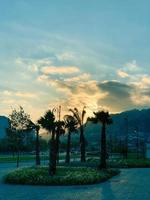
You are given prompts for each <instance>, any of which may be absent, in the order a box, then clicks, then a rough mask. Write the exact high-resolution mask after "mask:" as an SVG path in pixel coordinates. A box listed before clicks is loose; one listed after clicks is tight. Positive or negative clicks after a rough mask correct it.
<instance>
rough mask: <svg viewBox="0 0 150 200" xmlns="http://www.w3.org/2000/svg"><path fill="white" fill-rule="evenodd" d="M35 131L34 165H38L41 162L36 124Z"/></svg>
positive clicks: (38, 127)
mask: <svg viewBox="0 0 150 200" xmlns="http://www.w3.org/2000/svg"><path fill="white" fill-rule="evenodd" d="M35 130H36V143H35V144H36V149H35V150H36V151H35V152H36V165H37V166H38V165H40V164H41V161H40V141H39V130H40V126H39V125H38V124H36V125H35Z"/></svg>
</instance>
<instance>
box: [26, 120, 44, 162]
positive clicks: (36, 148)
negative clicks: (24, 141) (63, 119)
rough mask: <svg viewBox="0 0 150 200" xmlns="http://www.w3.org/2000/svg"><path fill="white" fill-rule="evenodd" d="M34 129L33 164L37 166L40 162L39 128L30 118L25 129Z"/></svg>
mask: <svg viewBox="0 0 150 200" xmlns="http://www.w3.org/2000/svg"><path fill="white" fill-rule="evenodd" d="M32 130H35V132H36V142H35V154H36V157H35V164H36V165H37V166H38V165H40V164H41V161H40V141H39V130H40V126H39V125H38V124H35V123H34V122H32V121H31V120H30V121H29V124H28V129H27V131H29V132H30V131H32Z"/></svg>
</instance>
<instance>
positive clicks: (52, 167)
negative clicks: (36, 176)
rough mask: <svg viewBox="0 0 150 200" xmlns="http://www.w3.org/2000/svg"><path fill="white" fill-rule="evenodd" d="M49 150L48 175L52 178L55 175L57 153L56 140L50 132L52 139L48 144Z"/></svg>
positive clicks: (53, 133)
mask: <svg viewBox="0 0 150 200" xmlns="http://www.w3.org/2000/svg"><path fill="white" fill-rule="evenodd" d="M49 145H50V150H49V175H50V176H53V175H55V174H56V158H57V151H56V146H57V145H56V139H55V132H54V131H52V138H51V140H50V142H49Z"/></svg>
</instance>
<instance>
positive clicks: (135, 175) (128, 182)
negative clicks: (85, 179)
mask: <svg viewBox="0 0 150 200" xmlns="http://www.w3.org/2000/svg"><path fill="white" fill-rule="evenodd" d="M14 167H15V165H14V164H0V176H1V177H2V175H3V174H4V173H6V172H7V171H9V170H11V169H13V168H14ZM0 200H150V169H124V170H122V173H121V175H119V176H116V177H114V178H112V179H111V180H109V181H108V182H105V183H101V184H96V185H89V186H69V187H68V186H63V187H61V186H56V187H54V186H22V185H7V184H3V183H0Z"/></svg>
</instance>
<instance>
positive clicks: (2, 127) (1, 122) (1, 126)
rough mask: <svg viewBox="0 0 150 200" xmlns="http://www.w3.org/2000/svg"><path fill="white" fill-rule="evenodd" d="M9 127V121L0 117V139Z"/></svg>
mask: <svg viewBox="0 0 150 200" xmlns="http://www.w3.org/2000/svg"><path fill="white" fill-rule="evenodd" d="M8 127H9V119H8V118H7V117H5V116H0V139H2V138H4V137H5V135H6V128H8Z"/></svg>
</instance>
